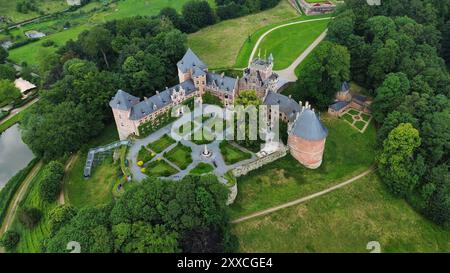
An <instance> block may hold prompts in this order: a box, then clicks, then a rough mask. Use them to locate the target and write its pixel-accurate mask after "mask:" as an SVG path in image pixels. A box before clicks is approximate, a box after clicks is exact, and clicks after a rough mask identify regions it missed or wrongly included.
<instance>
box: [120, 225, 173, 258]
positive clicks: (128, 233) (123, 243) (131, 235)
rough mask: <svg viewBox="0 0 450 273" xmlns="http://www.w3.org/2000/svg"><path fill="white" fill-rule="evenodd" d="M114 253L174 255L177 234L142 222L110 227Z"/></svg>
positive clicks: (159, 226) (162, 227)
mask: <svg viewBox="0 0 450 273" xmlns="http://www.w3.org/2000/svg"><path fill="white" fill-rule="evenodd" d="M112 233H113V236H114V248H115V252H119V253H176V252H179V251H180V249H179V247H178V234H177V233H176V232H168V231H167V230H166V228H165V227H164V226H161V225H157V226H151V225H149V224H146V223H144V222H137V223H133V224H127V223H121V224H118V225H115V226H113V227H112Z"/></svg>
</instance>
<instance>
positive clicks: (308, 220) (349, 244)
mask: <svg viewBox="0 0 450 273" xmlns="http://www.w3.org/2000/svg"><path fill="white" fill-rule="evenodd" d="M233 232H234V233H235V234H236V235H237V236H238V239H239V244H240V246H239V247H240V249H239V251H240V252H362V253H368V252H369V251H370V250H368V249H366V246H367V243H368V242H371V241H377V242H379V243H380V246H381V252H449V251H450V230H445V229H444V228H442V227H439V226H437V225H435V224H434V223H432V222H430V221H428V220H427V219H425V218H423V217H422V216H421V215H419V214H418V213H417V212H416V211H414V210H413V209H412V208H411V207H410V206H409V205H408V204H407V203H406V202H405V201H404V200H402V199H399V198H395V197H394V196H392V195H391V194H390V193H389V192H388V191H387V189H386V188H385V186H384V185H383V184H382V183H381V182H380V179H379V178H378V177H377V175H376V174H371V175H369V176H366V177H364V178H361V179H360V180H357V181H355V182H354V183H353V184H351V185H347V186H345V187H344V188H341V189H339V190H336V191H334V192H331V193H329V194H327V195H324V196H321V197H318V198H316V199H313V200H310V201H308V202H306V203H303V204H300V205H297V206H293V207H290V208H286V209H283V210H280V211H277V212H274V213H272V214H270V215H267V216H263V217H260V218H254V219H251V220H249V221H246V222H242V223H239V224H236V225H234V227H233ZM275 234H276V236H274V235H275Z"/></svg>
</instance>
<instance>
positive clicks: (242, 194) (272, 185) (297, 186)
mask: <svg viewBox="0 0 450 273" xmlns="http://www.w3.org/2000/svg"><path fill="white" fill-rule="evenodd" d="M322 120H323V122H324V124H325V126H326V127H327V128H328V132H329V134H328V138H327V141H326V145H325V153H324V158H323V163H322V165H321V166H320V167H319V168H318V169H316V170H310V169H307V168H305V167H303V166H302V165H301V164H300V163H298V162H297V161H296V160H295V159H294V158H293V157H292V156H290V155H288V156H285V157H284V158H282V159H279V160H277V161H274V162H272V163H270V164H267V165H265V166H264V168H260V169H258V170H255V171H252V172H250V173H249V174H247V175H246V176H243V177H239V178H238V192H239V194H238V196H237V198H236V201H235V202H234V204H233V205H232V206H231V207H230V213H231V216H232V218H237V217H239V216H243V215H247V214H250V213H252V212H255V211H259V210H262V209H266V208H269V207H272V206H276V205H279V204H282V203H285V202H289V201H292V200H295V199H298V198H301V197H303V196H306V195H309V194H312V193H315V192H318V191H320V190H323V189H325V188H328V187H330V186H332V185H335V184H338V183H340V182H343V181H345V180H346V179H348V178H351V177H353V176H355V175H358V174H360V173H362V172H363V171H365V170H367V169H368V168H369V167H370V166H371V165H372V164H373V162H374V154H375V152H374V151H375V138H376V132H375V128H374V126H373V124H371V125H370V126H369V127H368V128H367V130H366V131H365V132H364V133H363V134H362V133H360V132H358V131H357V130H355V129H353V128H352V127H351V125H349V124H348V123H346V122H345V121H343V120H339V119H336V118H330V117H328V116H326V115H322Z"/></svg>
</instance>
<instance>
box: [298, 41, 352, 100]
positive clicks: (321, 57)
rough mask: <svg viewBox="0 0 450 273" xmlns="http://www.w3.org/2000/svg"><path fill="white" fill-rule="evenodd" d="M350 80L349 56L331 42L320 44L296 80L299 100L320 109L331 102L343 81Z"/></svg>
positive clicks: (345, 51) (341, 47) (340, 47)
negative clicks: (308, 102)
mask: <svg viewBox="0 0 450 273" xmlns="http://www.w3.org/2000/svg"><path fill="white" fill-rule="evenodd" d="M349 79H350V54H349V53H348V50H347V49H346V48H345V47H343V46H340V45H337V44H334V43H332V42H328V41H324V42H322V43H321V44H320V45H319V46H318V47H317V48H316V49H315V50H314V51H313V52H312V53H311V59H310V61H309V62H308V64H307V65H305V68H304V70H303V72H302V74H301V75H300V78H299V79H298V83H299V89H300V90H301V99H302V100H310V101H311V102H312V103H314V104H315V105H316V106H317V107H318V108H320V109H326V108H327V107H328V105H329V104H330V102H332V100H333V97H334V95H335V94H336V91H337V90H339V88H340V86H341V84H342V82H343V81H348V80H349Z"/></svg>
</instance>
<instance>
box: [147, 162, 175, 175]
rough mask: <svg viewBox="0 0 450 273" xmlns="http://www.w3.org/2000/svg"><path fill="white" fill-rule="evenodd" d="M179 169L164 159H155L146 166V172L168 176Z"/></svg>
mask: <svg viewBox="0 0 450 273" xmlns="http://www.w3.org/2000/svg"><path fill="white" fill-rule="evenodd" d="M177 172H178V171H177V170H176V169H175V168H174V167H172V166H171V165H170V164H169V163H167V162H166V161H164V160H162V159H161V160H155V161H152V162H150V164H148V165H147V167H146V173H147V174H151V175H155V176H156V177H161V176H162V177H167V176H171V175H174V174H176V173H177Z"/></svg>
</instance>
